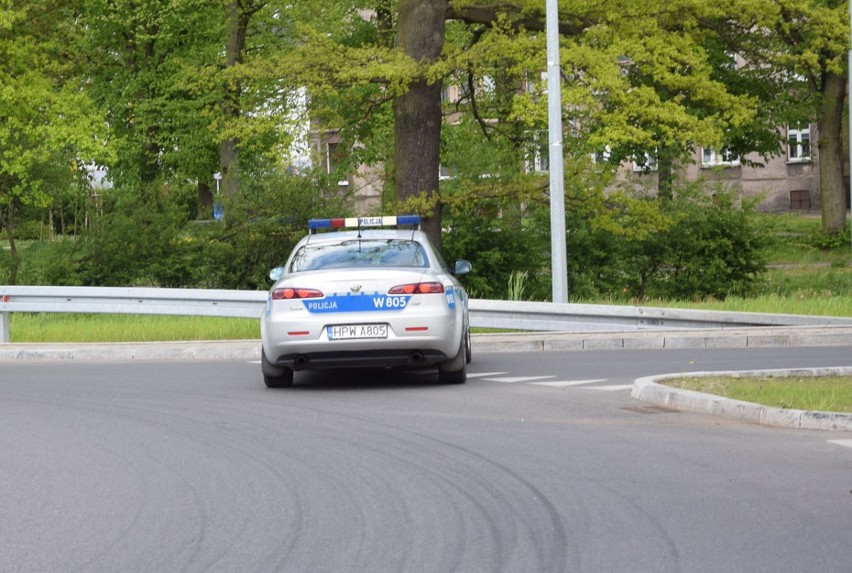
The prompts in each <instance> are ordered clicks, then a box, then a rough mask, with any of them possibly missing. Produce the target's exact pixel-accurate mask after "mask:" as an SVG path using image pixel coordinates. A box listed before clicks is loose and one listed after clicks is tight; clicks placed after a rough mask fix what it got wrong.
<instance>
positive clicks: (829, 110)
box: [760, 0, 849, 233]
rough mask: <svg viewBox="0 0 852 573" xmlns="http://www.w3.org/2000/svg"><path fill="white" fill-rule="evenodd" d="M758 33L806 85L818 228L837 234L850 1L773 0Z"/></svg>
mask: <svg viewBox="0 0 852 573" xmlns="http://www.w3.org/2000/svg"><path fill="white" fill-rule="evenodd" d="M760 14H761V16H762V19H761V20H760V23H761V25H762V29H765V30H769V31H771V33H772V35H773V37H774V38H776V39H777V42H778V43H777V44H775V45H770V50H771V51H767V52H764V57H765V59H766V61H767V62H772V63H773V64H775V65H776V66H777V67H778V68H779V73H784V74H786V75H788V76H789V77H791V78H792V79H797V78H801V79H803V80H804V81H805V82H806V85H807V88H808V89H807V90H805V91H804V93H805V94H807V101H808V103H810V105H811V110H812V112H811V118H813V119H815V121H816V124H817V128H818V134H817V137H818V138H819V141H818V151H819V175H820V204H821V208H822V227H823V230H824V231H826V232H829V233H839V232H841V231H842V230H843V228H844V227H845V226H846V186H845V183H844V182H845V179H844V176H843V155H844V154H843V129H842V126H843V116H844V111H845V102H846V100H845V98H846V97H848V94H847V90H846V85H847V78H848V73H849V70H848V67H847V63H848V62H847V58H846V56H847V54H848V52H849V19H848V14H849V13H848V3H847V2H845V1H843V0H774V1H772V2H767V3H766V5H764V6H763V9H762V10H761V11H760Z"/></svg>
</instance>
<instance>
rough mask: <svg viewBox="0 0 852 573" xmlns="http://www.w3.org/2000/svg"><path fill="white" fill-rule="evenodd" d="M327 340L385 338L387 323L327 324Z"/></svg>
mask: <svg viewBox="0 0 852 573" xmlns="http://www.w3.org/2000/svg"><path fill="white" fill-rule="evenodd" d="M327 328H328V339H329V340H357V339H359V338H387V337H388V325H387V324H338V325H336V326H329V327H327Z"/></svg>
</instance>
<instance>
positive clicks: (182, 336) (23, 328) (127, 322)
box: [9, 313, 260, 342]
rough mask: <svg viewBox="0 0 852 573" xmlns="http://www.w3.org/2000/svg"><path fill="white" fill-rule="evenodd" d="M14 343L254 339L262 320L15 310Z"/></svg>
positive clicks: (11, 329)
mask: <svg viewBox="0 0 852 573" xmlns="http://www.w3.org/2000/svg"><path fill="white" fill-rule="evenodd" d="M9 337H10V338H11V340H12V342H152V341H173V340H244V339H247V340H252V339H258V338H260V320H259V319H257V318H255V319H251V318H219V317H204V316H156V315H138V314H137V315H132V314H59V313H56V314H30V313H12V314H11V317H10V319H9Z"/></svg>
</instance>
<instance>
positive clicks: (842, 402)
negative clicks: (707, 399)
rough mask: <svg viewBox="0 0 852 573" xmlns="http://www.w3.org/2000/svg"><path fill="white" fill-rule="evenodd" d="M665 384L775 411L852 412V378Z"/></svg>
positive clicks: (705, 379)
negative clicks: (768, 407)
mask: <svg viewBox="0 0 852 573" xmlns="http://www.w3.org/2000/svg"><path fill="white" fill-rule="evenodd" d="M662 383H663V384H665V385H667V386H672V387H674V388H682V389H684V390H695V391H697V392H704V393H706V394H715V395H717V396H722V397H725V398H731V399H734V400H743V401H745V402H752V403H755V404H762V405H764V406H770V407H772V408H785V409H794V410H819V411H823V412H852V376H820V377H807V376H805V377H796V376H791V377H777V376H773V377H764V376H744V377H731V376H718V377H716V376H708V377H694V378H689V377H684V378H673V379H668V380H664V381H662Z"/></svg>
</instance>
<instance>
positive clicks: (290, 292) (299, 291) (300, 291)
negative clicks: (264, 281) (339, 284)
mask: <svg viewBox="0 0 852 573" xmlns="http://www.w3.org/2000/svg"><path fill="white" fill-rule="evenodd" d="M322 296H323V294H322V293H321V292H320V291H318V290H316V289H313V288H277V289H275V290H274V291H272V300H287V299H291V298H321V297H322Z"/></svg>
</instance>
